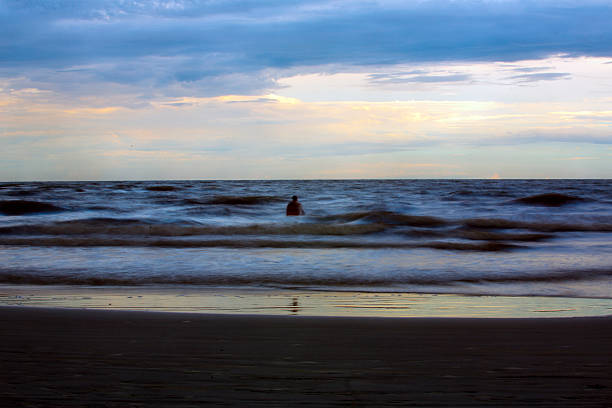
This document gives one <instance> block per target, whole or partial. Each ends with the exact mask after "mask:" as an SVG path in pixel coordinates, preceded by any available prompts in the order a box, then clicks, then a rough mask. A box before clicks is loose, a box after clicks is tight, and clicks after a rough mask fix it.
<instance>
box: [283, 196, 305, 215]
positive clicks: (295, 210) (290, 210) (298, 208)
mask: <svg viewBox="0 0 612 408" xmlns="http://www.w3.org/2000/svg"><path fill="white" fill-rule="evenodd" d="M304 214H306V213H305V212H304V209H303V208H302V204H301V203H300V202H299V201H298V198H297V196H293V197H291V202H290V203H289V204H287V215H304Z"/></svg>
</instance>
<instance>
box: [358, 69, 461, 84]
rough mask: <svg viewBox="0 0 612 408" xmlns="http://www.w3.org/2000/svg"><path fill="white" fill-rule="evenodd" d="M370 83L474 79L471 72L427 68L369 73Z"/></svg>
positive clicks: (447, 81) (439, 81) (442, 81)
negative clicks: (430, 70) (434, 70)
mask: <svg viewBox="0 0 612 408" xmlns="http://www.w3.org/2000/svg"><path fill="white" fill-rule="evenodd" d="M369 79H370V83H372V84H376V85H386V84H405V83H429V84H434V83H449V82H465V81H469V80H470V79H472V76H471V75H469V74H460V73H429V72H427V71H425V70H416V71H412V72H406V73H403V72H396V73H391V74H384V73H376V74H370V75H369Z"/></svg>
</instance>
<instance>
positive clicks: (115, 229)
mask: <svg viewBox="0 0 612 408" xmlns="http://www.w3.org/2000/svg"><path fill="white" fill-rule="evenodd" d="M386 228H387V227H386V226H384V225H381V224H317V223H292V224H252V225H241V226H232V225H225V226H223V225H221V226H214V225H209V226H206V225H189V224H153V223H148V222H144V221H140V220H136V219H115V218H92V219H85V220H76V221H63V222H57V223H54V224H40V225H18V226H12V227H4V228H0V234H3V235H8V234H21V235H23V234H44V235H101V234H103V235H113V236H126V235H129V236H145V237H146V236H162V237H189V236H199V235H233V236H236V235H323V236H325V235H361V234H371V233H375V232H381V231H384V230H385V229H386Z"/></svg>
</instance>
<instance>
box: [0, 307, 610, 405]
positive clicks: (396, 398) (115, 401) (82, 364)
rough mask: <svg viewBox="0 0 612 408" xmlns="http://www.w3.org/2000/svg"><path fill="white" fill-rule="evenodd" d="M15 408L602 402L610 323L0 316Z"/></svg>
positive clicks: (7, 387)
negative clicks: (24, 407)
mask: <svg viewBox="0 0 612 408" xmlns="http://www.w3.org/2000/svg"><path fill="white" fill-rule="evenodd" d="M0 316H1V325H2V347H1V354H2V356H1V360H2V370H1V371H0V372H1V374H0V375H1V376H2V381H0V387H1V388H0V397H1V399H2V401H3V404H4V405H5V406H13V407H23V406H27V407H82V406H91V407H141V406H147V407H148V406H153V407H195V406H244V407H247V406H248V407H251V406H267V407H269V406H496V407H503V406H550V407H552V406H555V407H558V406H576V407H577V406H580V407H585V406H598V407H604V406H610V401H611V400H612V376H611V374H612V369H611V368H610V366H611V363H612V361H611V360H612V358H611V357H610V353H609V350H610V344H612V319H611V318H608V317H589V318H548V319H456V318H455V319H446V318H441V319H431V318H404V319H402V318H347V317H303V316H244V315H242V316H239V315H206V314H182V313H153V312H130V311H98V310H64V309H51V308H49V309H42V308H40V309H39V308H29V307H21V308H20V307H3V308H0Z"/></svg>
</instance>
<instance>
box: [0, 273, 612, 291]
mask: <svg viewBox="0 0 612 408" xmlns="http://www.w3.org/2000/svg"><path fill="white" fill-rule="evenodd" d="M610 276H612V270H610V269H599V270H569V271H554V270H553V271H541V272H540V273H531V274H516V275H514V276H488V275H484V274H475V275H472V276H453V275H441V276H440V275H438V276H436V277H431V276H423V275H420V276H413V275H411V274H409V273H404V274H397V275H382V276H371V275H347V274H329V275H324V274H305V275H295V274H284V273H267V274H265V273H264V274H255V275H245V274H242V275H241V274H214V273H213V274H205V275H201V274H199V275H196V274H180V273H177V274H158V275H146V276H143V275H116V274H113V275H105V276H96V275H89V274H80V273H74V272H71V271H65V272H63V273H62V272H55V273H45V274H30V273H26V274H24V273H15V272H11V271H0V283H3V284H28V285H91V286H137V285H160V284H161V285H202V286H223V285H228V286H285V287H300V286H301V287H330V288H334V287H340V286H343V287H359V286H363V287H369V288H374V287H377V286H378V287H409V286H410V285H427V286H450V285H455V284H466V283H467V284H478V283H542V282H557V283H559V282H573V281H584V280H587V281H588V280H597V279H601V278H608V277H610Z"/></svg>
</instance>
